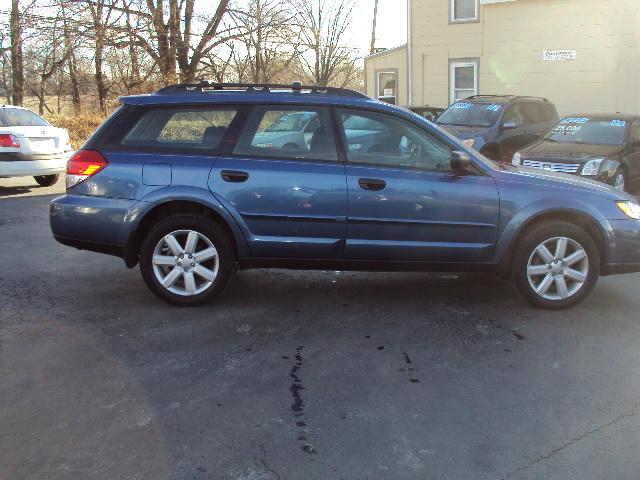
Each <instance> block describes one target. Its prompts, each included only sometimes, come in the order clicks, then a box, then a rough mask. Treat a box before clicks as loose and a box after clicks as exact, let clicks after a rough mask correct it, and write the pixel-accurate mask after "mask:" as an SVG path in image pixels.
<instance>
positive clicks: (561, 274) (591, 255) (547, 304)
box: [512, 221, 600, 310]
mask: <svg viewBox="0 0 640 480" xmlns="http://www.w3.org/2000/svg"><path fill="white" fill-rule="evenodd" d="M560 239H565V240H564V241H566V247H565V253H564V255H562V254H561V253H560V252H561V250H560V252H559V250H558V243H559V240H560ZM543 245H544V246H545V247H546V249H547V252H544V250H543V249H539V248H540V247H541V246H543ZM579 251H581V252H582V254H583V255H584V257H583V258H581V259H580V257H581V255H582V254H580V253H579ZM539 252H543V253H544V255H541V254H540V253H539ZM559 253H560V254H559ZM549 254H550V257H549V258H547V259H546V260H545V259H543V257H548V256H549ZM556 260H558V261H557V262H556ZM570 262H573V263H570ZM512 268H513V280H514V283H515V286H516V288H517V289H518V291H519V292H520V294H521V295H522V296H523V297H524V298H525V299H526V300H527V301H529V302H530V303H532V304H533V305H535V306H536V307H541V308H546V309H558V310H559V309H564V308H569V307H572V306H574V305H576V304H578V303H580V302H581V301H582V300H584V299H585V297H586V296H587V295H589V293H590V292H591V290H592V289H593V287H594V286H595V284H596V282H597V281H598V277H599V276H600V253H599V251H598V247H597V245H596V243H595V241H594V240H593V238H592V237H591V236H590V235H589V234H588V233H587V232H585V231H584V230H583V229H582V228H580V227H577V226H576V225H573V224H571V223H567V222H562V221H549V222H542V223H538V224H535V225H533V226H531V227H530V228H528V229H527V231H526V232H525V233H524V234H523V236H522V237H521V240H520V241H519V242H518V245H517V246H516V250H515V252H514V256H513V265H512ZM530 273H531V275H530ZM563 284H564V288H563V287H562V285H563Z"/></svg>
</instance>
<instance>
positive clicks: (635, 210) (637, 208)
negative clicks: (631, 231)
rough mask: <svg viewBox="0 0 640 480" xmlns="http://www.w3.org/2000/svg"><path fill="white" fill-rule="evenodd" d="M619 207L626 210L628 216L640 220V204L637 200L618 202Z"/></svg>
mask: <svg viewBox="0 0 640 480" xmlns="http://www.w3.org/2000/svg"><path fill="white" fill-rule="evenodd" d="M616 205H618V208H619V209H620V210H622V211H623V212H624V214H625V215H626V216H627V217H630V218H633V219H634V220H640V205H638V204H637V203H635V202H629V201H627V202H616Z"/></svg>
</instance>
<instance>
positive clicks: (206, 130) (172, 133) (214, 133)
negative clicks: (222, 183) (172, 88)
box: [121, 108, 237, 151]
mask: <svg viewBox="0 0 640 480" xmlns="http://www.w3.org/2000/svg"><path fill="white" fill-rule="evenodd" d="M236 113H237V110H235V109H222V108H197V109H195V108H190V109H174V108H166V109H153V110H149V111H147V112H145V113H143V114H142V116H141V117H140V118H139V120H138V121H137V122H136V124H135V125H134V126H133V128H131V129H130V130H129V131H128V132H127V133H126V134H125V135H124V137H123V139H122V141H121V145H123V146H126V147H142V148H155V149H178V150H195V151H207V150H214V149H216V148H217V147H218V145H219V144H220V142H221V140H222V137H223V136H224V134H225V133H226V131H227V129H228V128H229V125H231V122H232V121H233V119H234V118H235V116H236Z"/></svg>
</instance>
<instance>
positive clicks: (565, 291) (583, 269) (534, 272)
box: [527, 237, 589, 301]
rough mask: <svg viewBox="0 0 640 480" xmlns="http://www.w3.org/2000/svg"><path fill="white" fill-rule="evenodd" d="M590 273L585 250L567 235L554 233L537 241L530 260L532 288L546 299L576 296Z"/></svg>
mask: <svg viewBox="0 0 640 480" xmlns="http://www.w3.org/2000/svg"><path fill="white" fill-rule="evenodd" d="M588 275H589V258H588V256H587V252H586V250H585V249H584V248H583V247H582V245H580V244H579V243H578V242H576V241H575V240H573V239H571V238H568V237H555V238H550V239H548V240H545V241H544V242H542V243H541V244H540V245H538V246H537V247H536V248H535V249H534V251H533V253H531V256H530V257H529V261H528V263H527V278H528V280H529V285H530V286H531V288H532V289H533V290H534V291H535V292H536V293H537V294H538V295H539V296H540V297H542V298H544V299H545V300H551V301H557V300H566V299H568V298H570V297H573V296H574V295H575V294H576V293H578V292H579V291H580V289H581V288H582V287H583V286H584V284H585V282H586V281H587V277H588Z"/></svg>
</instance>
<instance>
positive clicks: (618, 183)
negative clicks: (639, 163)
mask: <svg viewBox="0 0 640 480" xmlns="http://www.w3.org/2000/svg"><path fill="white" fill-rule="evenodd" d="M613 188H615V189H616V190H620V191H623V192H625V191H626V190H627V174H626V173H625V171H624V169H622V168H618V169H617V170H616V173H614V174H613Z"/></svg>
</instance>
